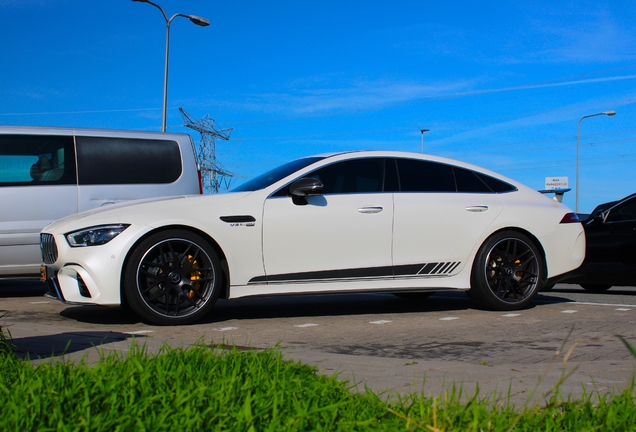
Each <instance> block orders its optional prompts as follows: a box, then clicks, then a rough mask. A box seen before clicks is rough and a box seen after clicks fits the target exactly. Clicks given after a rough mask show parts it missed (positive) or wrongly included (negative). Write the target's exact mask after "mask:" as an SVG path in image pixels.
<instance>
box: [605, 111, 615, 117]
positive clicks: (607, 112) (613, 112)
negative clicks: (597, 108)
mask: <svg viewBox="0 0 636 432" xmlns="http://www.w3.org/2000/svg"><path fill="white" fill-rule="evenodd" d="M603 114H605V115H606V116H610V117H611V116H613V115H616V111H614V110H611V111H603Z"/></svg>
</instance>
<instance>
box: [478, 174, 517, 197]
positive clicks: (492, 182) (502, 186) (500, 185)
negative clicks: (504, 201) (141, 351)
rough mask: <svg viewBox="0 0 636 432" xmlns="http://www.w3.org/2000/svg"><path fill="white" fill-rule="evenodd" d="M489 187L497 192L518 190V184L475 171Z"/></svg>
mask: <svg viewBox="0 0 636 432" xmlns="http://www.w3.org/2000/svg"><path fill="white" fill-rule="evenodd" d="M475 175H476V176H477V177H479V178H480V179H481V180H482V181H483V182H484V183H486V184H487V185H488V187H489V188H490V189H491V190H492V191H493V192H495V193H504V192H514V191H516V190H517V187H516V186H513V185H511V184H510V183H506V182H505V181H502V180H499V179H496V178H494V177H490V176H488V175H486V174H482V173H477V172H476V173H475Z"/></svg>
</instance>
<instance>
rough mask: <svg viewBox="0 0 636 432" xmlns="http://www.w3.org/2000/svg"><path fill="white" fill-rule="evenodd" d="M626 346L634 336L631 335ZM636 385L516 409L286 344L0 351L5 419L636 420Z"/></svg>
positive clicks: (190, 424)
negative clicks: (383, 387) (325, 366)
mask: <svg viewBox="0 0 636 432" xmlns="http://www.w3.org/2000/svg"><path fill="white" fill-rule="evenodd" d="M626 346H629V345H628V344H627V343H626ZM634 402H635V398H634V385H633V384H632V385H630V386H628V387H627V388H626V389H625V390H623V391H622V392H620V393H616V394H607V395H598V394H595V395H591V394H588V395H585V396H583V398H581V399H579V400H576V401H572V400H568V399H562V398H561V397H560V396H559V394H558V391H557V392H555V393H554V394H553V396H552V398H551V399H550V400H549V401H547V404H546V405H545V406H542V407H540V406H532V407H521V408H516V407H514V406H513V405H511V404H509V403H500V402H497V401H496V400H495V399H494V398H492V399H488V398H484V399H480V398H479V395H478V394H475V395H473V396H472V397H471V396H469V395H466V394H462V392H461V388H457V387H451V388H449V389H448V390H447V391H446V392H444V394H442V395H441V396H440V397H435V398H430V397H424V396H422V395H418V394H413V395H409V396H406V397H398V398H396V399H395V398H394V399H392V400H391V401H390V402H387V401H385V400H383V399H382V398H381V397H379V395H376V394H374V393H373V392H371V391H367V392H366V393H364V394H360V393H357V392H354V391H352V389H351V388H350V387H349V385H348V384H347V383H346V382H342V381H338V380H337V379H335V378H334V377H326V376H322V375H319V374H317V373H316V369H315V368H314V367H310V366H306V365H303V364H300V363H297V362H292V361H285V360H283V359H282V357H281V354H280V352H279V351H278V350H276V349H273V350H267V351H261V352H255V351H254V352H251V351H247V352H245V351H239V350H236V349H231V350H223V349H218V348H212V347H210V346H206V345H203V344H198V345H195V346H192V347H190V348H188V349H175V348H170V347H168V346H164V347H163V348H162V349H161V350H160V351H159V352H158V353H149V352H146V351H145V348H143V347H136V345H132V349H131V351H129V353H127V354H125V355H121V354H119V355H118V354H116V353H111V354H107V355H106V354H103V355H102V358H101V360H100V361H99V362H98V363H96V364H94V365H90V366H89V365H87V364H84V363H82V362H80V363H77V364H76V363H72V362H68V361H59V360H58V361H51V362H47V363H43V364H40V365H38V366H33V365H32V364H31V363H30V362H28V361H23V360H20V359H19V358H17V357H16V356H15V355H13V354H12V353H10V352H7V351H5V352H4V353H2V354H0V407H2V416H0V430H20V431H30V430H38V431H46V430H52V431H84V430H90V431H102V430H103V431H118V430H119V431H129V430H135V431H137V430H139V431H144V430H148V431H161V430H193V431H195V430H233V431H234V430H236V431H287V430H291V431H306V430H317V431H320V430H329V431H331V430H346V431H348V430H424V431H442V430H443V431H451V430H453V431H454V430H461V431H507V430H519V431H536V430H542V431H552V430H553V431H562V430H566V431H584V430H586V431H597V430H603V431H624V430H636V406H635V405H634Z"/></svg>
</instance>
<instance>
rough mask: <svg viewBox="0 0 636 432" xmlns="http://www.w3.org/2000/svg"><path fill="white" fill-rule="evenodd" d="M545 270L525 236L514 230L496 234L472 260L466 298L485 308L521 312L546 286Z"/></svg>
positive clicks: (534, 248)
mask: <svg viewBox="0 0 636 432" xmlns="http://www.w3.org/2000/svg"><path fill="white" fill-rule="evenodd" d="M544 269H545V263H544V259H543V257H542V255H541V254H540V253H539V251H538V249H537V247H536V246H535V245H534V243H533V242H532V241H531V240H530V239H529V238H528V237H526V236H525V235H523V234H521V233H518V232H514V231H508V232H500V233H497V234H495V235H494V236H492V237H490V238H489V239H488V240H486V242H485V243H484V244H483V245H482V247H481V248H480V250H479V252H478V253H477V255H476V257H475V262H474V264H473V272H472V275H471V289H470V290H469V291H468V295H469V296H470V297H471V299H472V300H473V301H475V302H476V303H477V304H478V305H480V306H482V307H485V308H487V309H492V310H502V311H507V310H517V309H522V308H524V307H527V306H528V305H529V304H530V303H531V302H532V300H533V298H534V297H535V295H536V294H537V293H538V292H539V290H540V288H541V285H542V284H543V283H545V280H544V279H545V270H544Z"/></svg>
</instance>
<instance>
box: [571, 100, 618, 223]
mask: <svg viewBox="0 0 636 432" xmlns="http://www.w3.org/2000/svg"><path fill="white" fill-rule="evenodd" d="M600 115H606V116H613V115H616V111H614V110H611V111H603V112H600V113H596V114H590V115H586V116H583V117H581V119H580V120H579V124H578V126H577V129H576V186H575V187H576V208H575V211H576V212H577V213H578V211H579V156H580V153H581V122H582V121H583V119H586V118H589V117H596V116H600Z"/></svg>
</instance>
